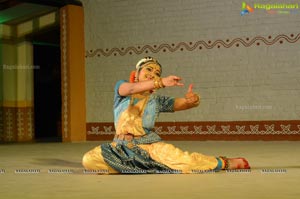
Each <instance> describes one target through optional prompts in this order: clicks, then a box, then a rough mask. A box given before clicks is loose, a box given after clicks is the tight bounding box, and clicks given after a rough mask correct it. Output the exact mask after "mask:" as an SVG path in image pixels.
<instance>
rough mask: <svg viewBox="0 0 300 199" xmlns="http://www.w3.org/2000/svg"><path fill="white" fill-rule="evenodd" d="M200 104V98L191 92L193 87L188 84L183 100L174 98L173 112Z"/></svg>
mask: <svg viewBox="0 0 300 199" xmlns="http://www.w3.org/2000/svg"><path fill="white" fill-rule="evenodd" d="M199 104H200V96H199V95H198V94H196V93H194V92H193V85H192V84H190V85H189V88H188V91H187V93H186V94H185V97H184V98H176V99H175V103H174V111H182V110H186V109H190V108H193V107H197V106H198V105H199Z"/></svg>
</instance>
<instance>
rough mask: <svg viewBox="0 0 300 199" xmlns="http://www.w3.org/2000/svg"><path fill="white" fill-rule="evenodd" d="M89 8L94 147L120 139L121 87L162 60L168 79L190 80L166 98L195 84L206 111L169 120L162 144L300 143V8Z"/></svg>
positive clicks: (172, 4) (169, 3) (193, 3)
mask: <svg viewBox="0 0 300 199" xmlns="http://www.w3.org/2000/svg"><path fill="white" fill-rule="evenodd" d="M82 2H83V5H84V12H85V13H84V15H85V45H86V46H85V48H86V108H87V139H88V140H101V139H107V138H111V137H112V135H113V133H114V127H113V112H112V106H113V95H114V93H113V89H114V85H115V83H116V81H118V80H120V79H128V76H129V73H130V71H131V70H133V69H134V66H135V64H136V62H137V61H138V60H139V59H141V58H143V57H145V56H153V57H155V58H157V59H158V60H159V61H160V63H161V64H162V66H163V76H167V75H171V74H175V75H179V76H181V77H182V78H183V82H184V83H185V86H184V87H183V88H166V89H163V90H160V91H159V92H160V93H161V94H164V95H171V96H175V97H181V96H183V95H184V94H185V92H186V91H187V87H188V85H189V84H190V83H193V84H194V90H195V92H198V93H199V94H200V95H201V97H202V98H201V99H202V101H201V104H200V106H199V107H198V108H195V109H192V110H188V111H183V112H176V113H171V114H170V113H169V114H161V115H160V117H159V119H158V123H157V126H156V128H155V130H156V132H158V133H159V134H160V135H162V137H164V138H170V139H191V140H194V139H200V140H203V139H205V140H206V139H221V140H224V139H225V140H232V139H234V140H235V139H238V140H253V139H255V140H256V139H264V140H277V139H279V140H282V139H283V140H297V139H298V140H299V135H300V120H299V118H300V100H299V98H300V82H299V81H300V78H299V77H300V68H299V63H300V56H299V54H300V45H299V42H300V29H299V27H300V26H299V24H300V8H299V6H300V4H299V3H298V4H297V1H290V2H289V3H288V4H285V5H279V6H285V9H284V8H278V4H276V5H277V8H276V9H271V10H268V9H267V8H268V7H266V5H265V4H267V3H270V4H275V3H278V2H277V1H276V2H275V1H264V3H265V4H260V5H258V4H255V3H257V2H256V1H250V0H249V1H247V5H248V7H247V5H242V2H241V1H239V0H231V1H217V0H213V1H211V0H210V1H198V0H185V1H182V0H165V1H161V0H124V1H123V0H122V1H120V0H95V1H88V0H82ZM283 3H284V2H283ZM243 6H244V8H248V13H246V11H244V15H243V16H242V15H241V11H242V8H243ZM249 6H250V7H249ZM264 6H265V9H263V7H264ZM252 9H253V10H252ZM252 11H253V12H252ZM242 14H243V13H242Z"/></svg>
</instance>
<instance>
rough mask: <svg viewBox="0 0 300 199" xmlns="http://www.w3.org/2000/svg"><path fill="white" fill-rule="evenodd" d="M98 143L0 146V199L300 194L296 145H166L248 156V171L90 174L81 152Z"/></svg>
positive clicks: (274, 196)
mask: <svg viewBox="0 0 300 199" xmlns="http://www.w3.org/2000/svg"><path fill="white" fill-rule="evenodd" d="M101 143H102V142H81V143H31V144H2V145H0V179H1V180H0V196H1V198H14V199H18V198H20V199H21V198H22V199H26V198H39V199H43V198H49V199H53V198H58V199H64V198H70V199H76V198H80V199H82V198H85V199H88V198H97V199H99V198H107V199H111V198H122V199H124V198H130V199H133V198H140V199H142V198H143V199H144V198H172V199H176V198H187V199H191V198H195V199H196V198H197V199H199V198H205V199H206V198H218V199H219V198H222V199H225V198H228V199H229V198H230V199H232V198H240V199H242V198H243V199H246V198H255V199H257V198H259V199H263V198H272V199H277V198H278V199H279V198H280V199H282V198H284V199H289V198H295V199H296V198H297V199H298V198H299V196H300V189H299V185H300V158H299V154H300V142H299V141H298V142H297V141H295V142H292V141H240V142H238V141H185V142H183V141H172V142H171V141H170V142H169V143H172V144H174V145H176V146H177V147H179V148H181V149H183V150H187V151H190V152H200V153H203V154H207V155H215V156H220V155H225V156H228V157H240V156H242V157H247V159H248V160H249V162H250V165H251V166H252V169H251V171H248V172H226V171H221V172H218V173H207V174H145V175H94V174H86V173H84V172H83V168H82V166H81V158H82V156H83V154H84V153H85V152H86V151H88V150H90V149H92V148H93V147H95V146H97V145H99V144H101Z"/></svg>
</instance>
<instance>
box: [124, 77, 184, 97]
mask: <svg viewBox="0 0 300 199" xmlns="http://www.w3.org/2000/svg"><path fill="white" fill-rule="evenodd" d="M180 80H181V78H180V77H177V76H174V75H171V76H168V77H164V78H162V82H163V85H164V86H165V87H170V86H183V83H181V82H179V81H180ZM154 88H155V87H154V81H153V80H145V81H141V82H136V83H129V82H124V83H123V84H121V85H120V87H119V95H121V96H128V95H132V94H136V93H143V92H145V91H151V90H154Z"/></svg>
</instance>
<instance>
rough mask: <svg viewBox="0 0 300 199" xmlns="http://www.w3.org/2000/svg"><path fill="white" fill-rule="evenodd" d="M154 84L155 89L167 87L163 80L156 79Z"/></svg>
mask: <svg viewBox="0 0 300 199" xmlns="http://www.w3.org/2000/svg"><path fill="white" fill-rule="evenodd" d="M153 82H154V89H160V88H163V87H165V86H164V84H163V82H162V79H161V78H157V79H154V80H153Z"/></svg>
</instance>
